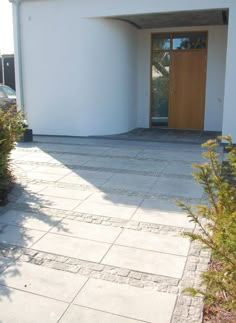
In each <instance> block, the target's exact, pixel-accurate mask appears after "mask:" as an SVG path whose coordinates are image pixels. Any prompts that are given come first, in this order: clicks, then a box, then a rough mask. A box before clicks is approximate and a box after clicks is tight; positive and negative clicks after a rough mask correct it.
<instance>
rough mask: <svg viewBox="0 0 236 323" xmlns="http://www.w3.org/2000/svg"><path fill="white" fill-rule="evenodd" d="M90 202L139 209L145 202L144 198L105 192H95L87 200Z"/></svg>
mask: <svg viewBox="0 0 236 323" xmlns="http://www.w3.org/2000/svg"><path fill="white" fill-rule="evenodd" d="M87 201H88V202H93V203H102V204H112V205H119V206H128V207H129V206H136V207H138V206H139V205H140V204H141V202H142V201H143V198H142V197H139V196H128V195H123V194H122V195H119V194H111V193H107V192H106V193H105V192H95V193H93V194H92V195H90V197H89V198H88V199H87Z"/></svg>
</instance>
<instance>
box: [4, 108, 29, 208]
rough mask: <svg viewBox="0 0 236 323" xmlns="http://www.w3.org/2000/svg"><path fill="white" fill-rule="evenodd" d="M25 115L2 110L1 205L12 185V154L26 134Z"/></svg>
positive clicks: (10, 110)
mask: <svg viewBox="0 0 236 323" xmlns="http://www.w3.org/2000/svg"><path fill="white" fill-rule="evenodd" d="M24 129H25V128H24V125H23V115H22V113H20V112H16V109H15V107H12V108H11V109H8V110H7V111H4V110H2V109H0V204H1V203H2V202H3V200H4V198H5V195H6V192H7V190H8V188H9V185H10V183H11V178H12V175H11V171H10V153H11V150H12V149H13V148H14V147H15V143H16V141H17V140H18V139H19V138H20V137H21V135H22V134H23V132H24Z"/></svg>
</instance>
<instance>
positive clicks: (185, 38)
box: [173, 33, 206, 50]
mask: <svg viewBox="0 0 236 323" xmlns="http://www.w3.org/2000/svg"><path fill="white" fill-rule="evenodd" d="M201 48H206V33H184V34H182V33H181V34H174V35H173V49H174V50H178V49H201Z"/></svg>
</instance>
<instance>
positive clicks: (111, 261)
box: [102, 245, 186, 278]
mask: <svg viewBox="0 0 236 323" xmlns="http://www.w3.org/2000/svg"><path fill="white" fill-rule="evenodd" d="M102 263H103V264H106V265H110V266H115V267H121V268H127V269H132V270H137V271H141V272H146V273H152V274H157V275H163V276H169V277H173V278H181V276H182V274H183V270H184V266H185V263H186V258H185V257H183V256H175V255H170V254H165V253H160V252H153V251H147V250H141V249H136V248H129V247H122V246H116V245H115V246H112V247H111V249H110V250H109V252H108V253H107V255H106V256H105V258H104V259H103V261H102Z"/></svg>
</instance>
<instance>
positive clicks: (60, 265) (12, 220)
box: [0, 137, 209, 323]
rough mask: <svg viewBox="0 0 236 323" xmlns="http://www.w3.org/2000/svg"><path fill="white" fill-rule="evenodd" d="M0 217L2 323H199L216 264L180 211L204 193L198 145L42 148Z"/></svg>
mask: <svg viewBox="0 0 236 323" xmlns="http://www.w3.org/2000/svg"><path fill="white" fill-rule="evenodd" d="M12 158H13V160H14V170H15V174H16V176H17V181H18V185H17V186H16V188H15V189H14V191H13V193H12V194H11V202H10V203H9V204H8V205H7V206H6V207H3V208H0V271H1V276H0V277H1V278H0V313H1V315H0V321H1V322H2V323H13V322H14V323H15V322H19V323H27V322H29V323H32V322H34V323H37V322H40V323H41V322H53V323H54V322H60V323H67V322H69V323H78V322H79V323H88V322H89V323H93V322H94V323H99V322H100V323H106V322H107V323H112V322H116V323H135V322H136V323H138V322H146V323H147V322H149V323H170V322H172V323H176V322H179V323H180V322H181V323H185V322H191V323H194V322H196V323H197V322H200V321H201V315H202V301H201V299H200V298H194V299H192V298H191V297H189V296H186V295H183V294H182V293H181V291H182V289H183V288H185V287H190V286H198V285H199V281H200V279H199V275H200V273H201V272H202V271H204V270H205V269H206V268H207V263H208V260H209V254H208V252H206V251H205V250H201V248H200V247H199V245H197V244H196V243H195V244H192V245H191V246H190V242H189V241H188V239H186V238H183V237H182V236H181V232H183V231H185V230H192V229H193V224H192V223H190V222H189V220H188V218H187V216H186V215H185V214H184V213H183V212H182V211H181V210H180V209H179V208H178V207H177V206H176V204H175V202H174V199H176V198H180V199H182V200H184V201H188V202H190V203H196V202H199V201H201V199H202V198H203V192H202V190H201V188H200V187H199V186H197V185H196V184H195V183H194V181H193V180H192V177H191V171H192V169H191V164H192V163H193V162H197V161H201V159H202V157H201V148H200V145H198V144H189V143H182V144H181V143H163V142H151V141H134V140H132V141H129V140H112V139H91V138H90V139H85V138H84V139H82V138H56V137H36V138H35V142H34V143H31V144H19V145H18V147H17V149H16V150H15V151H14V152H13V154H12Z"/></svg>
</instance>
